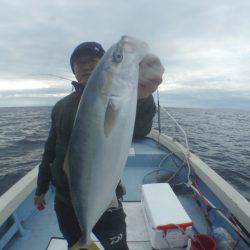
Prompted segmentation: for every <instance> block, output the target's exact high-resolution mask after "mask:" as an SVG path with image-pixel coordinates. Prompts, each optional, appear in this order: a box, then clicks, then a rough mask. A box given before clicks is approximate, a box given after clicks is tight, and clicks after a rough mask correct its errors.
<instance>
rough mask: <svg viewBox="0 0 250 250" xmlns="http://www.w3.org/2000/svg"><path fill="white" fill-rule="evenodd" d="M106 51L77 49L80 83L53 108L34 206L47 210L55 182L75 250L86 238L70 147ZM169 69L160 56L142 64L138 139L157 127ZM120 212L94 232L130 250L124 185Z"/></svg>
mask: <svg viewBox="0 0 250 250" xmlns="http://www.w3.org/2000/svg"><path fill="white" fill-rule="evenodd" d="M104 53H105V51H104V49H103V47H102V46H101V45H100V44H99V43H96V42H84V43H81V44H80V45H79V46H77V47H76V48H75V50H74V51H73V53H72V55H71V57H70V65H71V69H72V71H73V73H74V75H75V78H76V80H77V81H73V82H72V85H73V86H74V88H75V91H74V92H72V93H71V94H69V95H68V96H66V97H64V98H62V99H61V100H60V101H58V102H57V103H56V104H55V106H54V107H53V109H52V113H51V119H52V123H51V128H50V132H49V136H48V139H47V141H46V143H45V148H44V153H43V157H42V162H41V164H40V166H39V173H38V179H37V189H36V193H35V197H34V204H35V206H36V208H37V209H38V210H43V209H44V208H45V206H46V203H45V194H46V192H47V191H48V188H49V184H50V181H51V182H52V184H54V185H55V187H56V194H55V204H54V208H55V212H56V215H57V219H58V224H59V228H60V230H61V232H62V234H63V236H64V238H65V239H66V240H67V242H68V247H69V249H70V248H73V246H74V245H75V243H76V242H77V241H78V240H79V238H80V237H81V229H80V227H79V224H78V221H77V218H76V215H75V212H74V209H73V206H72V202H71V198H70V190H69V184H68V181H67V177H66V175H65V173H64V172H63V162H64V158H65V154H66V151H67V148H68V144H69V140H70V135H71V131H72V128H73V124H74V119H75V116H76V111H77V107H78V103H79V101H80V98H81V95H82V93H83V89H84V87H85V85H86V83H87V80H88V78H89V76H90V75H91V72H92V71H93V69H94V68H95V66H96V65H97V63H98V62H99V60H100V58H101V57H102V56H103V55H104ZM163 73H164V68H163V66H162V64H161V62H160V60H159V58H158V57H156V56H155V55H152V54H148V55H146V56H145V57H144V58H143V60H142V61H141V63H140V65H139V83H138V101H137V111H136V120H135V127H134V135H133V138H141V137H144V136H146V135H147V134H148V133H149V132H150V130H151V127H152V121H153V117H154V115H155V112H156V106H155V103H154V99H153V96H152V93H153V92H154V91H155V90H156V89H157V87H158V85H159V84H160V83H161V82H162V75H163ZM116 195H117V198H118V201H119V209H116V210H110V209H108V210H107V211H106V212H105V213H104V214H103V215H102V217H101V218H100V219H99V221H98V222H97V223H96V225H95V227H94V228H93V233H94V234H95V236H96V237H97V238H98V239H99V241H100V243H101V244H102V245H103V247H104V248H105V249H106V250H115V249H116V250H118V249H119V250H127V249H128V246H127V242H126V223H125V217H126V215H125V213H124V210H123V208H122V203H121V200H122V197H123V195H124V188H123V186H122V184H121V183H119V185H118V186H117V188H116Z"/></svg>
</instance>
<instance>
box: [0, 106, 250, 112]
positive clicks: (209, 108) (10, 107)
mask: <svg viewBox="0 0 250 250" xmlns="http://www.w3.org/2000/svg"><path fill="white" fill-rule="evenodd" d="M53 106H54V105H48V106H9V107H7V106H2V107H1V106H0V109H12V108H13V109H16V108H52V107H53ZM161 107H163V108H169V109H196V110H226V111H230V110H232V111H243V112H250V108H249V109H247V108H246V109H240V108H212V107H207V108H204V107H170V106H169V107H168V106H161Z"/></svg>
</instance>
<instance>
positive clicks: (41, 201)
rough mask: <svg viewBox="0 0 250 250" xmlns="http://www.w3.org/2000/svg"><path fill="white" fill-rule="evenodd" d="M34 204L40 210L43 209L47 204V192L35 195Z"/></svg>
mask: <svg viewBox="0 0 250 250" xmlns="http://www.w3.org/2000/svg"><path fill="white" fill-rule="evenodd" d="M34 204H35V207H36V208H37V209H38V210H43V209H44V208H45V206H46V202H45V194H41V195H35V197H34Z"/></svg>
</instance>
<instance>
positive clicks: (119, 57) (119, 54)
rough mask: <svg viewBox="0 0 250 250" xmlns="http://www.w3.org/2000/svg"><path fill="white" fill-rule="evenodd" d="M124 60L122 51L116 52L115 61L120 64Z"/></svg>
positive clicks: (114, 54)
mask: <svg viewBox="0 0 250 250" xmlns="http://www.w3.org/2000/svg"><path fill="white" fill-rule="evenodd" d="M122 59H123V54H122V52H121V51H115V52H114V53H113V61H114V62H116V63H120V62H121V61H122Z"/></svg>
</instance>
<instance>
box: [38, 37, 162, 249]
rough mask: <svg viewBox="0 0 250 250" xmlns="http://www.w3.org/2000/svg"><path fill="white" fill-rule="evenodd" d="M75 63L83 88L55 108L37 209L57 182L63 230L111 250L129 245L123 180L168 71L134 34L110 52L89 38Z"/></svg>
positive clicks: (81, 244) (73, 240) (74, 241)
mask: <svg viewBox="0 0 250 250" xmlns="http://www.w3.org/2000/svg"><path fill="white" fill-rule="evenodd" d="M70 64H71V68H72V71H73V73H74V74H75V77H76V80H77V82H72V84H73V86H74V87H75V91H74V92H73V93H71V94H70V95H68V96H66V97H64V98H63V99H61V100H60V101H59V102H57V104H56V105H55V106H54V108H53V110H52V114H51V118H52V124H51V129H50V133H49V137H48V139H47V141H46V144H45V150H44V154H43V159H42V163H41V164H40V166H39V174H38V180H37V190H36V195H35V198H34V202H35V206H36V207H37V209H38V210H42V209H44V208H45V194H46V192H47V190H48V187H49V183H50V181H52V183H53V184H54V185H55V186H56V197H55V211H56V215H57V218H58V223H59V227H60V230H61V232H62V234H63V236H64V238H65V239H66V240H67V242H68V246H69V248H70V249H88V248H89V246H90V244H91V240H90V233H91V231H92V232H93V233H94V234H95V236H96V237H97V238H98V239H99V240H100V242H101V244H102V245H103V247H104V248H105V249H106V250H113V249H117V250H118V249H119V250H126V249H128V246H127V242H126V223H125V216H126V215H125V213H124V211H123V208H122V204H121V200H122V196H123V188H122V185H121V183H120V182H119V181H120V178H121V176H122V172H123V168H124V166H125V162H126V159H127V156H128V151H129V148H130V145H131V140H132V137H133V138H140V137H143V136H145V135H147V134H148V133H149V132H150V129H151V127H152V120H153V117H154V115H155V111H156V107H155V103H154V100H153V96H152V93H153V92H154V91H155V90H156V89H157V87H158V85H159V84H160V83H161V82H162V75H163V73H164V68H163V66H162V64H161V62H160V60H159V59H158V58H157V57H156V56H155V55H152V54H149V53H148V46H147V45H146V44H145V43H143V42H140V41H138V40H136V39H134V38H131V37H128V36H123V37H122V38H121V40H120V41H119V42H118V43H116V44H114V45H113V46H112V47H111V48H110V49H109V50H108V51H107V52H106V53H105V51H104V49H103V48H102V46H101V45H100V44H98V43H96V42H85V43H82V44H80V45H79V46H78V47H76V49H75V50H74V51H73V53H72V55H71V58H70ZM76 245H77V247H76V248H74V247H75V246H76Z"/></svg>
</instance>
